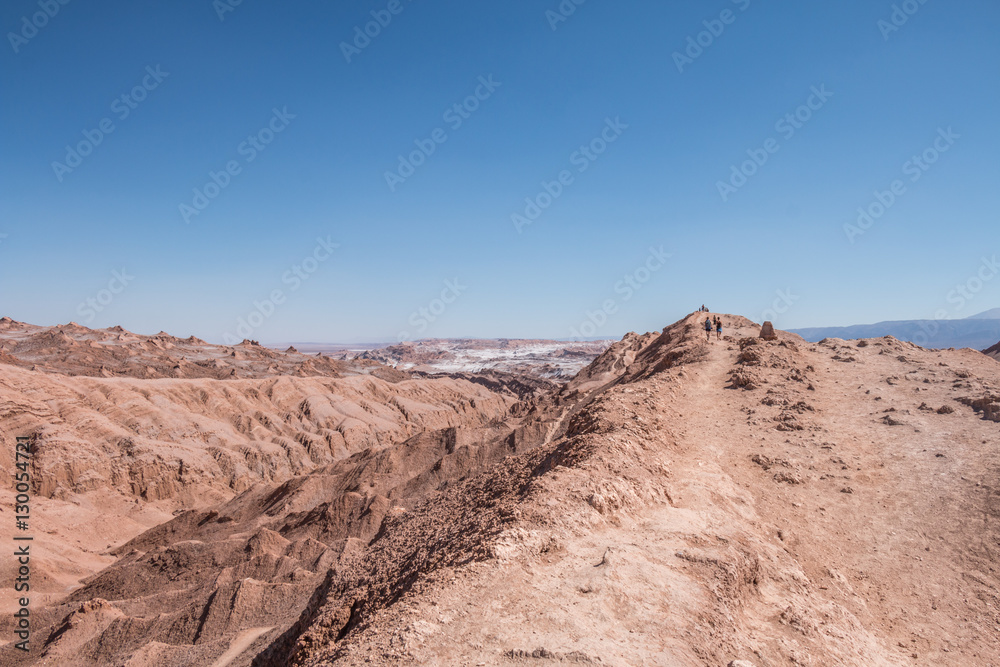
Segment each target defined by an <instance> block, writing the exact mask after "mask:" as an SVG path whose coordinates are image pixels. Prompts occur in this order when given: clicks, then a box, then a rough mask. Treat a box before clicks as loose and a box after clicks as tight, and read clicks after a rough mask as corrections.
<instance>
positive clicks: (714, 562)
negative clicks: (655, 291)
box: [293, 316, 1000, 666]
mask: <svg viewBox="0 0 1000 667" xmlns="http://www.w3.org/2000/svg"><path fill="white" fill-rule="evenodd" d="M735 322H736V324H737V328H736V329H735V330H733V328H732V326H730V327H729V332H730V334H731V336H730V338H728V339H727V340H726V341H724V342H716V341H713V342H712V343H705V342H704V339H703V338H702V337H701V336H702V334H701V332H700V330H699V326H698V325H699V318H698V317H697V316H693V317H692V318H688V320H687V321H686V322H681V323H679V324H678V325H675V326H673V327H670V328H668V330H667V331H665V332H664V334H663V335H661V336H655V337H651V338H650V339H649V340H648V341H647V344H646V346H645V347H641V348H640V349H639V350H638V352H637V353H635V356H634V358H633V361H632V362H631V363H630V364H621V365H620V366H619V367H622V366H624V367H625V368H626V369H627V370H626V371H625V372H624V373H623V374H622V378H623V380H622V381H621V382H619V383H617V384H611V385H610V386H605V388H604V389H603V391H602V392H601V393H600V395H598V396H597V397H595V398H594V399H593V400H591V401H590V402H589V404H588V405H587V406H586V407H584V408H583V409H582V410H580V411H579V412H577V413H576V414H575V415H574V416H573V417H572V418H571V419H570V423H569V425H568V429H567V431H566V435H565V437H564V438H562V439H559V440H556V441H554V442H552V443H551V444H549V445H546V446H544V447H541V448H539V449H536V450H534V451H532V452H530V453H526V454H523V455H519V456H514V457H511V458H509V459H507V460H505V461H504V462H503V463H502V464H500V465H498V466H496V467H495V468H493V469H492V470H489V471H486V472H484V473H483V474H482V475H480V476H477V477H475V478H473V479H470V480H469V481H467V482H465V483H464V484H462V485H461V486H459V487H457V488H454V489H451V490H450V491H449V492H447V493H446V494H444V495H443V496H442V497H441V498H439V499H437V500H436V501H435V502H434V503H433V504H426V505H423V506H421V507H418V508H417V509H416V510H414V511H413V512H408V513H401V514H399V515H398V516H394V517H393V518H392V519H391V520H390V523H389V524H388V525H387V526H385V527H384V528H383V531H382V535H381V537H380V538H379V539H378V540H376V541H375V542H374V543H373V545H372V547H371V548H370V550H369V555H368V556H366V558H365V559H364V560H363V561H358V562H357V563H356V564H355V565H353V566H351V567H348V568H342V569H338V570H337V571H336V574H335V579H334V581H333V583H332V585H331V587H330V589H329V590H328V591H327V592H326V593H325V597H326V604H325V605H324V606H323V607H322V608H321V610H320V611H319V612H318V613H317V614H316V615H315V618H314V619H313V620H312V622H311V624H310V625H309V629H308V630H307V631H306V632H305V633H303V635H302V636H301V637H300V638H299V640H298V644H297V649H296V650H295V652H294V653H293V656H294V661H295V664H301V665H320V664H327V662H326V661H328V660H335V661H336V664H345V665H354V664H357V665H362V664H372V663H375V664H487V665H489V664H509V663H511V662H512V661H519V660H522V659H527V658H531V661H532V662H534V661H536V660H537V661H538V662H539V663H540V664H542V663H546V662H551V663H557V662H578V663H592V664H597V663H598V661H599V664H611V665H637V664H651V665H652V664H657V665H661V664H662V665H725V664H728V663H729V661H731V660H738V659H742V660H746V661H749V663H750V664H755V665H768V664H804V665H805V664H811V665H833V664H837V665H858V666H861V665H866V666H867V665H908V664H945V665H989V664H996V662H997V660H998V658H1000V654H998V646H1000V629H998V627H1000V617H998V615H997V611H996V605H995V601H996V599H997V598H996V595H997V591H998V590H1000V580H998V576H997V571H996V566H995V563H996V560H995V554H996V553H997V548H998V547H1000V542H998V539H1000V533H998V531H997V528H996V521H995V519H996V517H997V514H998V513H1000V497H998V492H997V490H996V488H997V486H998V484H997V476H998V472H1000V470H998V466H997V463H996V454H997V452H996V447H997V443H998V441H1000V439H998V438H997V434H998V432H997V429H998V425H997V423H995V422H993V421H989V420H988V419H984V416H986V415H987V414H988V413H987V411H985V410H977V409H976V407H975V404H976V402H977V401H979V402H982V401H984V400H987V399H984V398H983V397H984V396H988V395H992V394H995V392H996V388H997V387H998V386H1000V372H998V370H997V368H996V366H995V364H994V363H993V362H992V361H990V360H988V359H985V358H984V357H982V356H981V355H978V353H975V352H972V351H970V350H964V351H952V352H944V351H942V352H938V351H927V350H922V349H920V348H917V347H915V346H913V345H910V344H907V343H901V342H899V341H896V340H894V339H877V340H871V341H862V342H854V341H852V342H843V341H836V340H830V341H827V342H825V343H823V344H817V345H812V344H808V343H805V342H803V341H802V340H801V339H800V338H798V337H796V336H791V335H788V334H781V335H780V338H779V340H778V341H774V342H765V341H761V340H759V339H758V338H756V334H757V330H758V329H757V327H753V326H751V325H749V323H746V322H744V321H739V320H735ZM740 325H742V326H740ZM733 334H735V335H733ZM744 337H746V338H744ZM741 341H742V342H741ZM632 343H634V340H632V341H630V342H627V343H626V345H625V347H629V346H630V345H631V344H632ZM631 354H632V353H631V352H629V356H631ZM642 359H645V360H646V363H642V362H641V360H642ZM637 360H639V361H637ZM609 361H611V358H610V357H608V358H606V359H604V360H603V362H602V360H598V362H595V363H607V362H609ZM610 365H614V364H610ZM653 369H657V370H655V371H654V370H653ZM591 375H592V376H594V377H597V376H598V375H599V373H591ZM600 379H601V380H606V379H607V377H602V378H600ZM987 403H989V401H988V400H987ZM991 404H993V405H996V403H995V402H994V403H991ZM914 656H916V657H914Z"/></svg>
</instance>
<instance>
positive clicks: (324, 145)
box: [0, 0, 1000, 342]
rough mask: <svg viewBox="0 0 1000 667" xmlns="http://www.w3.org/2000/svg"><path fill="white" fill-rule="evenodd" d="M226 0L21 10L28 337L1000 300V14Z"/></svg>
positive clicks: (747, 3)
mask: <svg viewBox="0 0 1000 667" xmlns="http://www.w3.org/2000/svg"><path fill="white" fill-rule="evenodd" d="M230 1H231V0H230ZM47 2H51V5H52V6H51V7H49V13H50V14H53V15H52V16H45V15H44V8H45V7H46V6H47ZM226 2H227V0H219V2H215V3H213V2H211V1H210V0H199V1H191V2H182V3H150V2H136V1H132V2H125V1H123V0H122V1H118V0H114V1H112V0H109V1H107V2H102V3H98V6H94V4H89V3H84V2H81V1H79V0H77V1H76V2H72V1H71V2H68V4H65V5H59V4H58V2H57V0H42V2H41V3H39V2H38V0H35V1H34V2H31V1H27V0H12V1H10V2H6V3H4V5H3V8H2V9H0V28H2V30H3V32H4V35H5V39H4V43H3V44H2V45H0V86H2V90H3V97H2V105H0V122H2V128H3V129H2V140H0V188H2V189H0V234H3V235H5V236H2V237H0V312H2V314H6V315H9V316H10V317H13V318H15V319H18V320H22V321H29V322H32V323H37V324H56V323H64V322H68V321H70V320H75V321H78V322H80V323H81V324H87V325H89V326H95V327H101V326H111V325H114V324H121V325H122V326H125V327H126V328H129V329H131V330H135V331H138V332H141V333H155V332H157V331H159V330H161V329H163V330H167V331H169V332H171V333H174V334H177V335H181V336H186V335H190V334H196V335H198V336H200V337H202V338H206V339H208V340H212V341H221V340H222V339H223V337H224V336H225V334H227V333H228V334H230V335H236V334H237V333H238V329H239V328H240V322H241V320H242V321H243V322H244V323H245V325H243V329H242V331H243V333H246V332H249V333H250V334H252V335H251V336H250V337H252V338H255V339H259V340H261V341H265V342H268V341H270V342H277V341H290V340H294V341H343V342H349V341H350V342H354V341H383V340H396V339H398V338H400V337H409V338H419V337H458V336H478V337H500V336H504V337H558V338H565V337H569V336H571V335H572V332H574V331H577V332H580V331H582V333H583V334H588V335H597V336H608V337H617V336H619V335H621V334H622V333H624V332H626V331H629V330H639V331H646V330H653V329H659V328H661V327H663V326H665V325H666V324H669V323H671V322H673V321H674V320H676V319H678V318H679V317H681V316H683V315H685V314H687V313H688V312H691V311H693V310H695V309H696V308H697V307H698V306H700V305H701V304H702V303H706V304H708V305H709V306H710V307H711V308H713V309H714V310H716V311H722V312H731V313H738V314H742V315H746V316H748V317H751V318H752V319H760V317H761V316H762V315H764V314H766V315H768V316H770V317H772V318H773V319H774V320H775V322H776V323H777V324H778V325H779V326H781V327H783V328H793V327H802V326H825V325H836V324H852V323H859V322H874V321H879V320H886V319H910V318H921V317H934V316H935V314H938V315H939V316H945V317H965V316H968V315H972V314H974V313H977V312H980V311H983V310H987V309H989V308H992V307H996V306H997V305H1000V279H998V280H993V276H991V275H989V274H990V270H985V271H984V269H983V265H984V259H985V260H987V264H988V263H989V260H991V258H993V256H994V255H995V254H996V253H997V252H998V251H1000V248H998V247H997V246H998V245H1000V243H998V234H997V231H996V230H997V218H996V215H997V203H998V193H1000V189H998V188H997V187H996V182H997V176H998V171H1000V167H998V164H1000V163H998V161H997V159H996V156H997V155H998V153H1000V128H998V126H997V123H996V113H997V109H998V108H1000V85H998V83H1000V80H998V75H1000V72H998V66H997V64H998V63H1000V42H998V41H997V40H996V37H995V36H996V34H997V32H998V29H1000V6H998V5H997V4H996V3H995V2H991V1H989V0H959V1H956V2H947V3H946V2H944V1H943V0H926V2H924V3H923V4H920V3H919V2H918V0H910V1H909V2H908V3H897V4H896V7H897V8H898V10H894V5H893V3H892V2H872V1H871V0H865V1H861V0H846V1H845V2H839V3H819V2H805V3H803V2H790V1H785V2H778V3H764V2H761V1H760V0H738V1H736V2H733V1H731V0H717V1H715V2H704V1H701V2H694V1H693V0H692V1H685V2H672V3H663V2H653V1H639V0H637V1H636V2H632V3H628V4H627V5H622V4H620V3H619V4H615V3H611V2H606V1H603V0H588V1H587V2H584V3H583V4H581V5H574V4H573V3H572V2H571V1H567V2H564V3H563V4H562V6H563V8H564V9H565V8H568V7H574V8H575V10H574V11H573V12H572V14H570V15H568V16H565V15H563V14H559V12H560V3H559V2H557V1H555V0H552V1H550V2H522V1H519V0H512V1H510V2H504V3H470V2H458V1H457V0H455V1H451V0H448V1H444V0H441V1H438V2H430V1H429V0H427V1H424V0H398V3H396V2H390V1H389V0H376V1H368V2H359V3H343V4H341V3H321V2H299V3H275V2H264V1H263V0H244V1H243V2H242V3H240V4H239V5H238V6H230V5H229V4H226ZM56 7H57V8H58V9H57V11H56V10H55V9H54V8H56ZM228 9H231V11H227V10H228ZM392 10H395V12H396V13H393V11H392ZM905 10H909V11H910V13H906V11H905ZM894 11H895V14H896V15H895V17H894V16H893V14H894ZM39 12H42V14H39ZM372 12H375V14H374V16H373V14H372ZM567 13H568V12H567ZM220 15H221V18H220ZM379 18H380V19H381V20H382V22H383V23H385V25H384V26H382V25H377V24H371V25H368V26H367V27H368V29H369V31H370V32H371V33H377V34H375V36H374V37H371V38H370V39H369V40H368V41H367V42H365V41H364V40H363V39H361V40H358V41H357V42H356V45H355V46H354V47H353V49H351V48H349V49H347V52H348V53H347V55H346V56H345V47H344V46H343V44H344V43H351V42H353V40H354V39H355V37H356V35H357V32H356V29H357V30H359V31H361V32H363V31H364V30H365V27H366V24H367V23H369V22H371V21H375V20H377V19H379ZM893 18H895V21H896V23H895V24H893V23H892V21H893ZM904 18H905V22H904V20H903V19H904ZM563 19H565V20H563ZM880 21H881V22H882V23H881V24H880ZM32 22H34V24H35V25H32ZM706 22H707V24H706ZM38 25H40V26H41V27H38ZM887 26H890V27H891V29H890V27H887ZM33 28H34V29H33ZM376 28H377V29H376ZM895 28H898V29H895ZM713 32H714V33H715V34H713ZM689 40H690V41H689ZM698 41H701V43H702V46H700V47H699V46H691V44H692V43H694V44H697V43H698ZM359 47H360V48H359ZM688 49H689V50H688ZM685 51H687V54H686V55H685V56H684V57H685V58H687V60H684V59H680V57H679V56H677V55H676V54H677V53H681V54H684V53H685ZM348 58H349V59H350V62H348ZM151 72H152V73H155V75H154V74H151ZM483 81H486V82H487V83H488V85H486V84H484V83H482V82H483ZM815 91H819V92H820V93H822V94H821V95H820V96H817V95H816V92H815ZM477 93H478V95H479V97H478V98H477V97H476V95H477ZM123 95H125V96H126V99H125V100H124V101H123V100H122V99H121V98H122V96H123ZM140 98H141V99H140ZM116 100H118V101H117V102H116ZM456 104H459V105H460V106H459V110H455V108H454V105H456ZM810 104H811V105H812V108H809V105H810ZM803 105H805V106H803ZM133 107H134V108H133ZM126 112H127V115H125V114H126ZM796 113H797V114H798V115H799V120H794V118H795V114H796ZM788 114H792V119H793V121H794V125H793V123H792V122H789V121H788V120H785V121H783V122H782V123H781V124H779V121H782V119H785V118H786V115H788ZM459 121H461V122H460V124H459ZM102 123H103V127H104V128H105V129H107V128H109V127H110V128H111V129H112V131H111V132H110V133H105V132H101V131H100V130H101V128H102ZM275 129H278V130H279V131H275ZM98 132H100V134H101V135H103V136H101V139H100V142H99V143H98V142H96V141H95V139H96V138H97V136H98V134H97V133H98ZM88 137H89V138H88ZM251 137H252V139H249V138H251ZM435 137H436V138H437V141H435ZM769 140H770V141H769ZM266 142H269V143H266ZM418 142H419V144H420V145H422V146H423V147H424V152H425V153H430V154H429V155H425V154H417V155H416V156H415V159H414V160H413V162H419V163H420V164H419V166H416V167H415V168H414V169H413V170H412V173H411V172H410V171H409V169H408V168H407V167H405V166H404V167H403V168H402V170H400V158H399V156H401V155H402V156H404V157H405V158H406V160H407V161H410V155H411V153H413V152H414V151H419V150H421V149H420V148H419V147H418ZM935 142H937V147H935ZM81 143H82V144H83V145H82V147H81ZM67 146H68V147H70V148H71V149H73V150H74V151H75V150H76V148H81V150H80V151H79V152H86V153H88V154H87V155H85V156H81V157H80V158H79V159H78V161H77V159H76V158H74V157H73V156H72V155H69V156H68V155H67ZM428 146H433V147H434V150H433V152H430V150H429V149H428ZM585 147H589V148H588V149H587V150H588V152H584V151H581V148H585ZM769 149H770V150H769ZM925 151H928V153H927V155H926V157H927V158H933V159H934V161H933V163H932V164H927V163H922V166H919V165H915V163H913V162H912V158H913V157H914V156H918V157H919V156H920V155H922V154H924V153H925ZM598 153H599V154H598ZM754 156H756V157H757V160H758V162H763V164H760V165H758V164H754V163H752V162H751V163H746V162H747V160H752V159H753V157H754ZM251 157H252V158H253V159H252V160H251V159H250V158H251ZM764 157H766V160H764V159H763V158H764ZM53 163H59V164H56V165H54V164H53ZM71 163H73V164H75V165H76V166H71ZM744 163H746V164H744ZM60 165H61V166H60ZM227 166H229V167H231V168H232V172H233V173H225V172H226V169H227ZM734 166H735V167H736V169H737V170H740V169H741V168H742V169H743V171H744V172H745V173H750V174H752V175H750V176H747V177H745V182H743V180H742V178H741V177H740V176H737V177H736V178H735V180H734V181H730V179H731V177H732V171H733V167H734ZM387 172H390V173H391V172H395V174H396V177H390V178H389V180H390V181H392V184H391V185H390V183H389V182H387V176H386V173H387ZM213 173H214V174H215V180H216V182H218V183H223V184H224V185H225V187H216V186H215V185H214V184H213V183H212V177H211V174H213ZM400 174H403V176H405V178H404V177H403V176H400ZM918 174H919V178H916V180H913V179H915V177H916V176H917V175H918ZM560 176H562V177H563V178H564V180H565V184H561V183H559V179H560ZM726 181H729V183H730V188H725V187H723V188H722V189H723V190H725V192H724V193H720V185H719V184H720V182H726ZM894 181H898V183H896V186H897V192H898V193H900V194H899V195H898V196H897V195H891V192H892V186H893V183H894ZM733 183H737V184H739V187H735V186H734V185H733ZM544 184H548V188H549V190H550V192H552V193H557V194H558V196H555V197H554V198H553V197H551V195H550V194H549V193H547V192H546V189H545V186H544ZM206 186H208V193H207V194H212V195H213V197H211V198H208V197H205V199H204V200H200V199H199V195H197V194H196V193H195V190H198V191H200V192H202V193H203V195H204V194H205V189H206ZM876 193H889V194H882V195H881V197H882V199H883V202H882V203H886V202H889V201H890V195H891V197H892V198H894V201H892V202H891V204H889V205H887V206H885V207H884V212H883V213H882V214H881V215H880V216H876V217H873V218H871V219H870V220H871V221H870V222H865V225H867V228H865V229H862V228H861V227H857V226H856V227H855V228H854V231H853V232H852V231H851V228H848V230H847V231H845V225H857V220H858V217H859V214H858V209H859V207H861V208H862V209H867V210H869V211H872V212H875V213H878V212H879V207H880V206H881V205H882V204H879V202H878V195H877V194H876ZM203 195H202V196H203ZM526 198H527V199H529V200H534V201H535V202H536V204H545V205H547V206H546V207H545V208H544V210H542V208H541V207H540V208H539V211H540V214H539V215H537V217H535V219H533V220H531V221H530V224H516V221H517V220H521V222H522V223H524V222H525V221H527V220H528V218H527V217H522V218H515V219H514V220H512V216H514V215H515V214H517V215H521V216H526V214H527V213H531V214H534V213H536V211H532V210H531V208H530V206H529V203H528V202H526ZM195 204H199V205H204V206H203V209H202V210H197V209H196V208H195ZM205 204H207V205H205ZM182 205H185V206H189V207H190V208H189V209H186V211H187V213H186V214H185V209H183V208H182ZM526 209H527V211H526ZM192 211H197V213H196V214H194V213H192ZM859 231H860V232H861V233H858V232H859ZM318 239H320V240H322V241H323V242H322V243H321V242H320V241H319V240H318ZM852 241H853V242H852ZM334 245H335V246H336V247H333V246H334ZM664 255H669V258H666V259H664V257H663V256H664ZM296 267H298V268H297V269H296ZM123 269H124V275H123V276H121V277H118V278H116V277H115V274H114V273H113V272H115V271H118V272H119V273H121V272H122V270H123ZM296 272H298V273H296ZM993 273H994V274H995V271H994V272H993ZM977 275H978V276H980V279H979V280H978V282H977V279H976V277H977ZM983 276H989V277H988V278H986V279H982V277H983ZM970 280H971V281H972V283H971V285H970V283H969V281H970ZM958 285H964V286H966V292H967V293H968V295H969V297H971V298H964V297H963V298H962V299H961V301H960V300H958V299H956V298H954V290H955V289H956V287H957V286H958ZM970 287H971V288H975V289H974V290H972V291H969V289H970ZM272 296H275V297H278V298H276V299H274V301H272V300H271V297H272ZM949 297H952V298H949ZM88 304H89V305H88ZM775 306H777V307H776V308H775ZM421 309H423V310H421ZM769 309H771V310H770V312H768V311H769ZM254 313H257V314H256V315H254ZM588 322H589V323H590V324H589V325H588V324H587V323H588ZM239 337H242V336H239Z"/></svg>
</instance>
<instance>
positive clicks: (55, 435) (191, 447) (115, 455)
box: [0, 365, 516, 604]
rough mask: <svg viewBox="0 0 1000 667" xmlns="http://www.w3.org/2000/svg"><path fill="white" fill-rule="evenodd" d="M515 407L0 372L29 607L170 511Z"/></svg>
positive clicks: (2, 460)
mask: <svg viewBox="0 0 1000 667" xmlns="http://www.w3.org/2000/svg"><path fill="white" fill-rule="evenodd" d="M515 402H516V399H515V398H514V397H512V396H509V395H501V394H497V393H494V392H492V391H490V390H489V389H487V388H485V387H483V386H481V385H477V384H473V383H471V382H467V381H464V380H456V379H449V378H442V379H422V380H405V381H402V382H387V381H384V380H380V379H378V378H376V377H373V376H369V375H355V376H351V377H343V378H329V377H308V378H302V377H275V378H270V379H258V380H207V379H201V380H170V379H162V380H140V379H134V378H94V377H71V376H66V375H61V374H56V373H41V372H33V371H30V370H25V369H22V368H18V367H14V366H10V365H0V437H2V438H3V440H4V441H5V442H8V443H12V442H13V440H14V437H15V436H27V437H30V438H31V439H32V440H33V448H34V454H33V460H32V474H33V478H34V485H33V495H34V498H33V501H32V522H31V527H32V529H33V531H35V533H36V534H37V535H38V538H37V539H39V540H40V544H43V545H44V546H43V547H41V548H39V549H38V554H39V555H38V556H37V557H36V558H33V560H32V568H33V573H34V575H35V579H34V581H33V583H34V587H33V591H34V592H35V593H36V597H35V598H34V600H36V601H37V602H39V603H41V602H44V601H46V600H50V599H53V598H54V597H58V596H59V595H60V594H62V593H64V592H65V591H66V590H67V587H70V586H73V585H76V583H77V581H78V580H79V579H80V578H81V577H83V576H86V575H89V574H91V573H93V572H95V571H97V570H99V569H101V568H102V567H105V566H107V565H109V564H110V563H112V562H113V560H114V559H113V558H112V557H111V556H110V555H109V553H108V551H109V549H110V548H111V547H113V546H116V545H119V544H121V543H122V542H123V541H125V540H128V539H130V538H132V537H134V536H135V535H137V534H139V533H140V532H142V531H143V530H145V529H146V528H149V527H151V526H153V525H156V524H158V523H161V522H163V521H165V520H167V519H169V518H170V516H171V514H172V513H173V512H175V511H178V510H181V509H184V508H191V507H202V506H205V505H208V504H211V503H217V502H221V501H224V500H227V499H228V498H231V497H232V496H233V495H235V494H237V493H239V492H241V491H244V490H246V489H248V488H251V487H253V486H255V485H258V484H261V483H270V482H281V481H284V480H286V479H289V478H291V477H293V476H295V475H301V474H303V473H306V472H308V471H310V470H312V469H314V468H316V467H318V466H322V465H326V464H330V463H332V462H335V461H338V460H342V459H344V458H347V457H349V456H350V455H351V454H353V453H355V452H359V451H363V450H366V449H369V448H376V449H377V448H381V447H385V446H388V445H391V444H393V443H398V442H402V441H404V440H407V439H408V438H410V437H411V436H412V435H413V434H415V433H419V432H422V431H424V430H426V429H442V428H448V427H452V426H459V425H462V426H469V427H477V426H486V425H488V424H490V423H493V422H495V421H498V420H502V419H503V418H504V416H505V415H506V414H507V413H508V411H509V408H510V406H512V405H513V404H514V403H515ZM12 456H13V447H12V446H11V447H6V448H4V449H3V450H2V452H0V465H4V466H6V469H8V470H10V469H13V468H12V466H13V463H12V460H11V457H12ZM11 567H13V565H12V561H9V560H8V561H4V562H2V563H0V573H2V574H4V575H5V576H6V574H9V571H10V570H9V568H11ZM9 603H10V600H7V601H6V602H5V604H9Z"/></svg>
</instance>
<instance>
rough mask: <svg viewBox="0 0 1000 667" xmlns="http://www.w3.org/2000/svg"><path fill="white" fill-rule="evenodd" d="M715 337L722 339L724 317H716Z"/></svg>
mask: <svg viewBox="0 0 1000 667" xmlns="http://www.w3.org/2000/svg"><path fill="white" fill-rule="evenodd" d="M715 337H716V338H717V339H719V340H722V318H721V317H717V318H715Z"/></svg>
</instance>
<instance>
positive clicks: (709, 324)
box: [705, 317, 712, 343]
mask: <svg viewBox="0 0 1000 667" xmlns="http://www.w3.org/2000/svg"><path fill="white" fill-rule="evenodd" d="M705 340H707V341H708V342H710V343H711V342H712V320H710V319H708V318H707V317H706V318H705Z"/></svg>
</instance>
